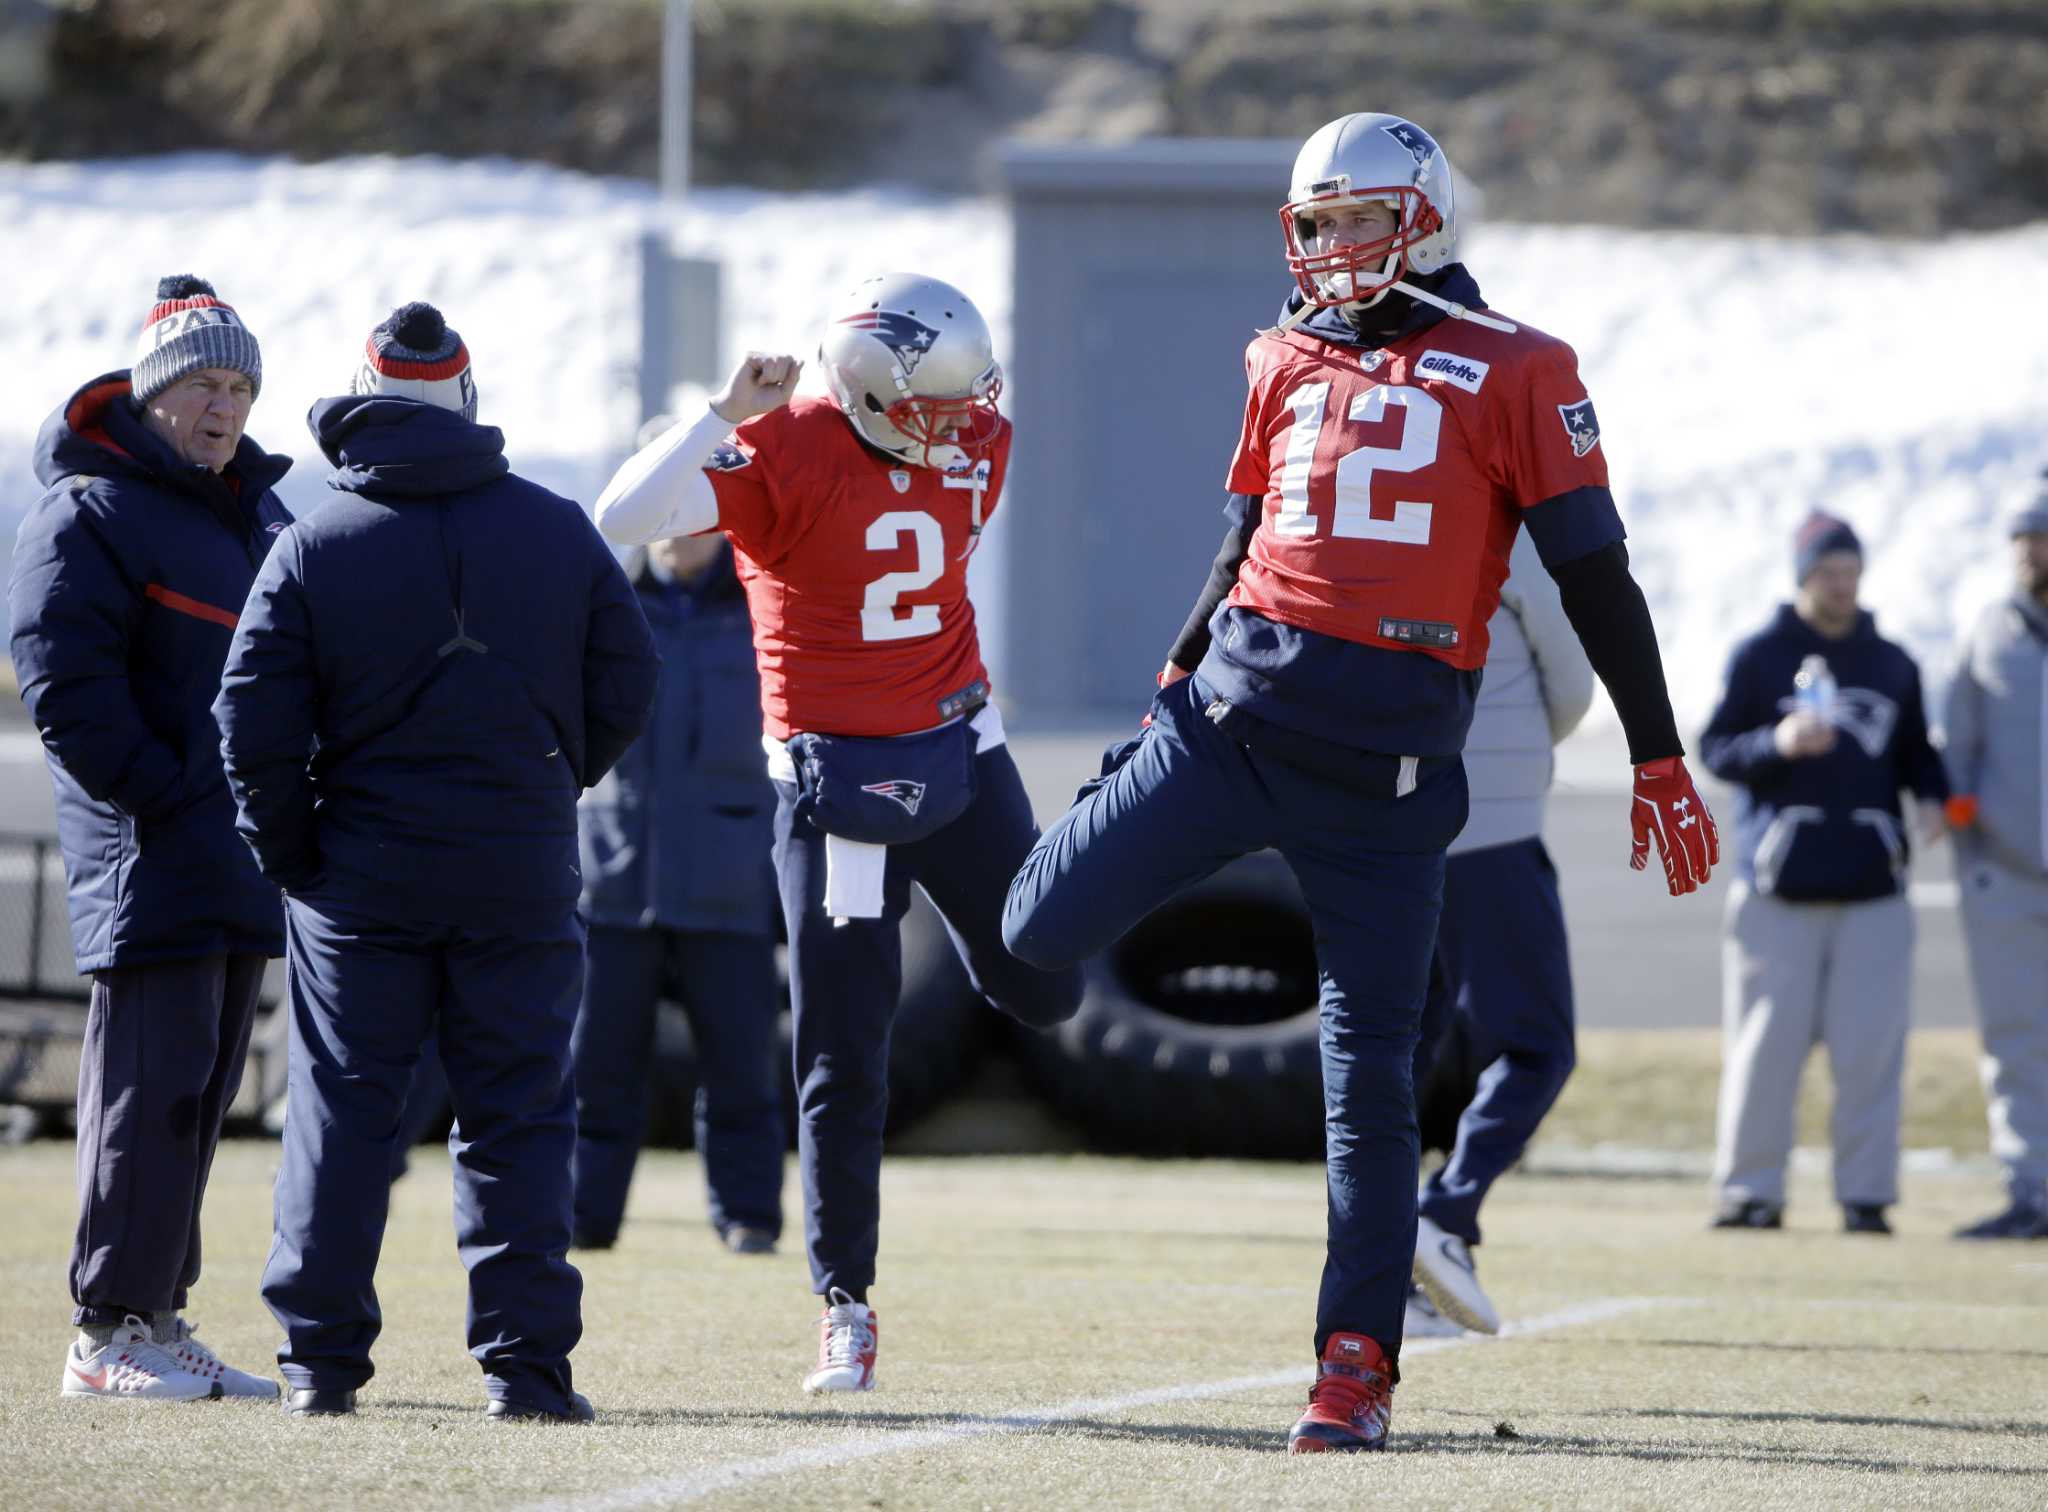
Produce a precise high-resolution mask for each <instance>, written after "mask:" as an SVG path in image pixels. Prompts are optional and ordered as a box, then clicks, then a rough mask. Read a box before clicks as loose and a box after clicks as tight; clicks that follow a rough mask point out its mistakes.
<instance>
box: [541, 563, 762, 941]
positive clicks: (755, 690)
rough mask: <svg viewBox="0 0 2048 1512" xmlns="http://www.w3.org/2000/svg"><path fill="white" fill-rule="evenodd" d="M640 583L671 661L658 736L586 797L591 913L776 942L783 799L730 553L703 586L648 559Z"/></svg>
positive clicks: (611, 920) (635, 574)
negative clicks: (777, 839) (773, 775)
mask: <svg viewBox="0 0 2048 1512" xmlns="http://www.w3.org/2000/svg"><path fill="white" fill-rule="evenodd" d="M631 576H632V579H633V586H634V588H635V589H636V590H637V591H638V592H639V594H640V607H641V608H642V609H644V610H645V611H646V613H647V623H648V624H649V625H650V626H652V627H653V630H654V643H655V646H656V648H657V649H658V650H659V651H660V652H661V691H660V693H659V694H658V695H657V696H656V699H655V704H654V718H653V719H652V720H651V721H650V722H649V723H648V726H647V733H646V734H645V735H643V736H641V737H640V739H639V740H637V741H635V742H634V743H633V748H632V749H631V750H629V751H628V752H626V754H625V755H624V756H623V757H621V758H620V759H619V764H618V765H617V766H616V767H614V768H612V771H611V775H610V776H608V777H606V778H605V780H604V781H603V782H600V783H599V784H598V785H597V786H596V787H594V788H592V789H591V790H590V791H589V792H588V793H586V794H584V795H583V802H582V804H581V806H580V807H579V809H578V813H579V815H580V817H581V819H582V825H583V917H584V918H585V919H587V920H588V921H589V922H591V923H592V924H608V925H620V926H624V927H627V928H635V929H645V928H650V927H656V926H658V927H661V928H664V929H701V930H717V931H721V932H725V933H730V934H745V935H771V934H773V933H774V932H775V917H776V907H777V905H776V902H775V876H774V871H773V868H772V866H771V864H770V862H769V859H768V851H769V846H770V845H771V844H772V843H773V840H774V820H775V789H774V788H773V786H771V785H770V783H769V781H768V768H767V763H766V761H765V760H764V759H763V756H762V751H761V678H760V674H759V673H758V672H757V671H756V670H755V668H754V639H753V625H752V623H751V621H749V619H748V618H747V598H746V594H745V593H744V592H742V591H741V589H740V582H739V578H738V576H737V575H736V574H735V573H734V572H733V566H732V553H731V551H730V550H728V549H725V548H723V547H722V546H721V549H720V551H719V553H718V556H717V557H716V558H715V559H714V560H713V562H712V565H711V566H710V568H709V569H708V570H707V571H706V572H705V573H704V574H703V576H702V577H701V578H700V579H698V580H697V581H695V582H692V583H673V582H663V581H662V580H661V579H660V578H659V577H657V576H656V574H655V572H654V569H653V568H652V567H650V566H648V565H647V562H646V559H645V556H644V554H643V555H642V557H641V560H640V561H639V562H638V563H637V564H634V570H633V571H632V573H631Z"/></svg>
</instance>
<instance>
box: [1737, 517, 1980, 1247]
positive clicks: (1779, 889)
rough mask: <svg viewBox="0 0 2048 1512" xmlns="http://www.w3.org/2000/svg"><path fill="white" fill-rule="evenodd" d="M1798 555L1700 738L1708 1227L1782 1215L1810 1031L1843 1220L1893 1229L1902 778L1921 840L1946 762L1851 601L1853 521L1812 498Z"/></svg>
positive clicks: (1902, 951) (1901, 1018)
mask: <svg viewBox="0 0 2048 1512" xmlns="http://www.w3.org/2000/svg"><path fill="white" fill-rule="evenodd" d="M1792 562H1793V576H1794V579H1795V581H1796V582H1797V584H1798V591H1797V593H1796V595H1795V596H1794V599H1793V601H1792V602H1791V603H1789V604H1783V605H1780V606H1779V609H1778V612H1777V615H1776V616H1775V617H1774V618H1773V619H1772V620H1771V622H1770V623H1769V624H1768V625H1766V626H1765V627H1764V628H1763V629H1762V630H1759V631H1758V632H1757V633H1756V634H1754V635H1752V636H1750V637H1749V638H1748V639H1747V640H1745V641H1743V642H1742V643H1741V644H1740V645H1738V646H1737V647H1736V648H1735V652H1734V654H1733V655H1732V656H1731V657H1730V658H1729V662H1728V672H1727V677H1726V680H1725V684H1724V687H1723V690H1722V694H1721V701H1720V704H1719V706H1718V707H1717V708H1716V709H1715V710H1714V715H1713V718H1712V719H1711V720H1709V721H1708V723H1707V727H1706V730H1705V731H1704V733H1703V734H1702V735H1701V738H1700V750H1701V753H1702V755H1703V756H1704V758H1705V761H1706V764H1707V767H1708V769H1709V770H1711V771H1712V772H1713V773H1714V775H1715V776H1717V777H1719V778H1721V779H1722V780H1723V781H1724V782H1728V783H1731V784H1733V785H1734V786H1735V789H1736V819H1735V881H1734V885H1733V886H1732V887H1731V888H1730V889H1729V894H1728V909H1727V917H1726V920H1725V934H1724V938H1723V942H1722V956H1721V1002H1722V1026H1723V1042H1722V1070H1721V1098H1720V1110H1719V1118H1718V1122H1717V1128H1716V1138H1715V1155H1714V1185H1715V1191H1716V1195H1717V1197H1718V1199H1719V1204H1720V1206H1719V1210H1718V1212H1717V1214H1716V1216H1715V1218H1714V1227H1716V1228H1750V1229H1775V1228H1780V1227H1782V1226H1783V1223H1784V1209H1785V1163H1786V1160H1787V1159H1788V1157H1789V1156H1790V1155H1791V1153H1792V1141H1793V1136H1794V1134H1795V1132H1796V1123H1797V1120H1796V1109H1797V1103H1798V1096H1799V1074H1800V1071H1801V1068H1802V1067H1803V1066H1804V1065H1805V1063H1806V1058H1807V1052H1808V1051H1809V1050H1810V1049H1811V1048H1812V1047H1813V1045H1814V1044H1815V1043H1816V1042H1819V1043H1822V1044H1825V1045H1826V1046H1827V1053H1828V1066H1829V1069H1830V1071H1831V1072H1832V1073H1833V1076H1834V1083H1835V1105H1834V1109H1833V1112H1832V1115H1831V1119H1830V1130H1829V1132H1830V1135H1831V1138H1832V1143H1833V1146H1834V1186H1835V1198H1836V1200H1837V1201H1838V1202H1840V1203H1841V1205H1842V1226H1843V1228H1844V1229H1845V1230H1846V1231H1847V1232H1849V1233H1860V1234H1888V1233H1890V1232H1891V1228H1890V1226H1889V1224H1888V1223H1887V1222H1886V1221H1885V1211H1884V1210H1885V1209H1886V1208H1887V1207H1888V1206H1890V1205H1891V1204H1892V1203H1893V1202H1895V1201H1896V1200H1897V1198H1898V1166H1899V1109H1900V1088H1901V1082H1902V1079H1903V1073H1904V1070H1905V1057H1906V1030H1907V1026H1908V1023H1909V1019H1910V1005H1909V1002H1908V991H1909V987H1910V985H1911V978H1912V970H1911V963H1912V950H1913V914H1912V910H1911V909H1910V908H1909V907H1908V906H1907V902H1906V895H1905V894H1906V868H1907V862H1908V859H1909V854H1910V852H1909V846H1908V841H1907V834H1906V825H1905V820H1904V815H1903V812H1902V810H1901V805H1900V801H1899V795H1900V793H1901V792H1902V791H1911V792H1912V793H1913V795H1914V798H1915V800H1916V804H1915V807H1916V811H1917V813H1918V814H1919V815H1920V816H1922V817H1921V822H1920V826H1919V827H1920V829H1921V832H1922V837H1923V839H1925V840H1928V841H1932V840H1933V839H1934V838H1936V837H1937V836H1939V835H1940V833H1941V832H1942V830H1941V826H1942V823H1943V821H1942V803H1943V801H1944V800H1945V799H1946V798H1947V797H1948V779H1947V777H1946V775H1945V774H1944V772H1943V770H1942V764H1941V759H1940V757H1939V756H1937V755H1936V754H1935V751H1934V748H1933V747H1932V745H1930V744H1929V742H1928V738H1927V716H1926V712H1925V710H1924V708H1923V706H1922V703H1921V697H1920V672H1919V669H1918V668H1917V667H1916V666H1915V665H1914V663H1913V659H1912V658H1911V657H1910V656H1908V655H1907V654H1906V652H1905V651H1904V650H1903V649H1902V648H1900V647H1899V646H1898V645H1896V644H1894V643H1893V642H1891V641H1888V640H1886V639H1884V637H1882V636H1880V635H1879V634H1878V633H1877V625H1876V622H1875V621H1874V620H1873V619H1872V618H1871V616H1870V614H1869V612H1868V611H1866V610H1864V609H1862V608H1860V607H1859V606H1858V604H1857V601H1856V591H1857V587H1858V584H1859V582H1860V580H1861V578H1862V575H1863V547H1862V544H1861V542H1859V541H1858V540H1857V538H1856V532H1855V531H1854V530H1852V529H1850V527H1849V525H1848V522H1846V521H1844V520H1840V519H1837V518H1835V517H1834V516H1832V515H1829V514H1825V513H1822V512H1820V511H1815V512H1814V513H1813V514H1811V515H1809V516H1808V517H1807V518H1806V520H1805V521H1804V523H1802V524H1801V525H1800V527H1799V529H1798V531H1797V532H1796V534H1795V535H1794V536H1793V543H1792Z"/></svg>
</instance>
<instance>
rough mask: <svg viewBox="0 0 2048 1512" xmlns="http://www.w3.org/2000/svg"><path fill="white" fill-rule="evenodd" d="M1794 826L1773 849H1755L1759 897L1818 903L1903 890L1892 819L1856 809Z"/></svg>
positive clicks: (1899, 834)
mask: <svg viewBox="0 0 2048 1512" xmlns="http://www.w3.org/2000/svg"><path fill="white" fill-rule="evenodd" d="M1877 816H1881V818H1882V820H1883V821H1884V822H1877ZM1779 817H1780V819H1781V820H1782V819H1783V818H1784V815H1783V814H1781V815H1780V816H1779ZM1795 825H1796V827H1794V828H1793V829H1792V830H1791V832H1790V833H1789V834H1788V835H1783V836H1781V837H1779V840H1778V843H1777V844H1776V845H1775V846H1767V845H1765V844H1759V845H1758V847H1757V866H1756V880H1757V890H1758V891H1759V892H1764V893H1769V894H1771V895H1772V896H1774V897H1778V898H1783V899H1784V900H1786V901H1787V902H1794V903H1797V902H1808V903H1820V902H1830V901H1838V900H1853V899H1861V898H1878V897H1883V896H1885V895H1887V894H1889V893H1893V892H1897V891H1898V890H1899V888H1900V886H1901V885H1902V883H1903V880H1904V874H1905V869H1906V861H1907V853H1906V841H1905V833H1904V831H1903V829H1902V828H1901V827H1900V825H1899V823H1898V820H1897V819H1896V817H1895V816H1893V815H1891V814H1888V813H1883V812H1882V811H1881V810H1861V809H1859V810H1857V811H1856V812H1855V814H1853V815H1852V814H1841V815H1831V816H1829V817H1827V818H1826V819H1819V820H1808V821H1806V822H1804V823H1798V822H1796V821H1795ZM1767 838H1768V836H1767ZM1767 852H1768V854H1767ZM1773 862H1775V865H1773V864H1772V863H1773Z"/></svg>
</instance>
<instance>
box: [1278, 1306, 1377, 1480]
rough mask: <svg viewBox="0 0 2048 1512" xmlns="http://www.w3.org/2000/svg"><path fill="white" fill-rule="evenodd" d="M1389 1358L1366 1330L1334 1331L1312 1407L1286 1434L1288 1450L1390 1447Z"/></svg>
mask: <svg viewBox="0 0 2048 1512" xmlns="http://www.w3.org/2000/svg"><path fill="white" fill-rule="evenodd" d="M1390 1375H1391V1372H1389V1371H1388V1369H1387V1357H1386V1356H1385V1355H1384V1354H1382V1353H1381V1352H1380V1347H1379V1345H1377V1344H1375V1343H1374V1342H1373V1341H1372V1340H1371V1339H1368V1338H1367V1337H1366V1336H1365V1335H1364V1334H1354V1333H1338V1334H1331V1335H1330V1337H1329V1339H1328V1340H1327V1341H1326V1342H1325V1343H1324V1344H1323V1360H1322V1369H1321V1372H1320V1374H1318V1375H1317V1377H1316V1384H1315V1385H1314V1387H1312V1388H1311V1389H1310V1391H1309V1394H1308V1411H1306V1412H1304V1413H1303V1414H1302V1415H1301V1421H1300V1422H1298V1423H1296V1424H1295V1425H1294V1427H1293V1429H1292V1430H1291V1431H1290V1432H1289V1433H1288V1435H1287V1452H1288V1453H1289V1454H1326V1453H1332V1452H1340V1453H1341V1452H1345V1451H1350V1450H1357V1449H1384V1448H1386V1447H1387V1424H1388V1422H1389V1421H1390V1420H1391V1419H1392V1417H1393V1415H1394V1384H1393V1381H1392V1380H1391V1379H1390Z"/></svg>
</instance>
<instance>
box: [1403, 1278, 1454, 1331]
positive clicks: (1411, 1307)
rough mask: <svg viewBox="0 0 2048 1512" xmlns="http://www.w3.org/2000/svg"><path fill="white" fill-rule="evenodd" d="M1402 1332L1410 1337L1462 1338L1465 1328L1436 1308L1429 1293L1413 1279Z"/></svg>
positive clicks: (1409, 1284) (1409, 1287) (1409, 1285)
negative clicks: (1406, 1317) (1406, 1316)
mask: <svg viewBox="0 0 2048 1512" xmlns="http://www.w3.org/2000/svg"><path fill="white" fill-rule="evenodd" d="M1401 1334H1402V1337H1404V1338H1409V1339H1461V1338H1463V1337H1464V1336H1465V1330H1464V1329H1462V1328H1460V1327H1459V1326H1458V1325H1457V1324H1455V1323H1453V1322H1452V1321H1451V1320H1450V1319H1449V1318H1446V1317H1445V1316H1444V1315H1443V1314H1442V1313H1440V1312H1438V1311H1437V1310H1436V1304H1435V1303H1434V1302H1432V1301H1430V1300H1429V1293H1428V1292H1426V1291H1424V1290H1423V1289H1422V1288H1421V1287H1419V1286H1417V1285H1416V1284H1415V1283H1414V1282H1413V1281H1411V1282H1409V1283H1408V1320H1407V1321H1406V1322H1405V1323H1403V1324H1402V1325H1401Z"/></svg>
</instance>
